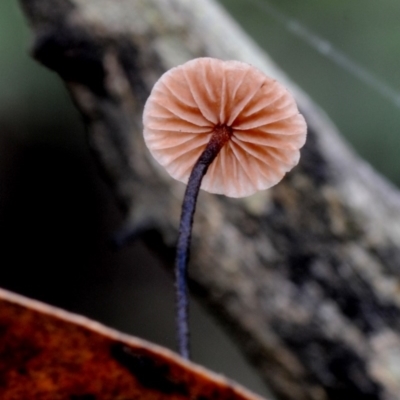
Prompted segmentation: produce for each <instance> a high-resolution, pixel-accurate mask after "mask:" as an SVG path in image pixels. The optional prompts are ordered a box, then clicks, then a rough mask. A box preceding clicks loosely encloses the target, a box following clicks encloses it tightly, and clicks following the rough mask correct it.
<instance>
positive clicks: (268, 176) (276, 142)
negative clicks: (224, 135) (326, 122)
mask: <svg viewBox="0 0 400 400" xmlns="http://www.w3.org/2000/svg"><path fill="white" fill-rule="evenodd" d="M143 125H144V139H145V142H146V144H147V146H148V148H149V150H150V152H151V154H152V155H153V157H154V158H155V159H156V160H157V161H158V162H159V163H160V164H161V165H162V166H163V167H164V168H165V169H166V170H167V171H168V173H169V174H170V175H171V176H172V177H173V178H175V179H177V180H179V181H182V182H184V183H187V181H188V179H189V176H190V173H191V171H192V168H193V166H194V164H195V163H196V161H197V159H198V158H199V157H200V155H201V153H202V152H203V150H204V149H205V147H206V145H207V143H208V141H209V140H210V138H211V135H212V133H213V131H214V129H215V128H216V127H220V126H224V125H225V126H227V127H229V128H230V129H231V131H232V135H231V137H230V139H229V140H228V141H227V142H226V143H225V145H224V146H223V147H222V149H221V151H220V152H219V154H218V156H217V157H216V159H215V160H214V161H213V162H212V164H211V165H210V167H209V169H208V172H207V174H206V175H205V177H204V179H203V181H202V184H201V188H202V189H203V190H206V191H209V192H212V193H218V194H224V195H226V196H229V197H244V196H249V195H251V194H254V193H255V192H257V191H259V190H263V189H268V188H270V187H271V186H273V185H275V184H277V183H278V182H279V181H280V180H281V179H282V178H283V176H284V175H285V174H286V172H288V171H290V170H291V169H292V168H293V167H294V166H295V165H297V163H298V161H299V158H300V152H299V150H300V148H301V147H302V146H303V145H304V143H305V140H306V134H307V125H306V122H305V120H304V118H303V116H302V115H301V114H300V113H299V111H298V108H297V105H296V102H295V100H294V98H293V96H292V95H291V94H290V93H289V92H288V91H287V89H286V88H285V87H283V86H282V85H281V84H280V83H278V82H277V81H276V80H274V79H272V78H269V77H268V76H266V75H265V74H264V73H262V72H261V71H260V70H258V69H257V68H255V67H253V66H251V65H248V64H246V63H243V62H239V61H222V60H218V59H214V58H197V59H194V60H191V61H188V62H187V63H185V64H183V65H180V66H178V67H175V68H172V69H170V70H169V71H167V72H166V73H165V74H163V75H162V76H161V78H160V79H159V80H158V81H157V82H156V84H155V85H154V87H153V90H152V91H151V94H150V96H149V98H148V100H147V102H146V105H145V107H144V112H143Z"/></svg>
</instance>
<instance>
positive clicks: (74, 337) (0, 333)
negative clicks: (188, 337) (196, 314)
mask: <svg viewBox="0 0 400 400" xmlns="http://www.w3.org/2000/svg"><path fill="white" fill-rule="evenodd" d="M0 398H1V399H2V400H18V399H39V400H46V399H49V400H50V399H51V400H58V399H59V400H64V399H65V400H67V399H68V400H78V399H80V400H118V399H120V400H128V399H132V400H133V399H141V400H150V399H157V400H164V399H165V400H167V399H168V400H172V399H198V400H206V399H219V400H223V399H229V400H261V398H260V397H258V396H256V395H254V394H252V393H250V392H249V391H247V390H245V389H243V388H241V387H240V386H238V385H236V384H234V383H232V382H230V381H228V380H227V379H225V378H223V377H221V376H218V375H216V374H214V373H212V372H209V371H207V370H206V369H205V368H202V367H200V366H198V365H195V364H193V363H191V362H188V361H185V360H183V359H181V358H180V357H179V356H177V355H176V354H174V353H173V352H171V351H169V350H167V349H164V348H162V347H160V346H157V345H154V344H152V343H149V342H146V341H144V340H141V339H138V338H134V337H131V336H128V335H124V334H122V333H119V332H117V331H115V330H112V329H109V328H106V327H104V326H103V325H101V324H99V323H97V322H94V321H91V320H89V319H87V318H84V317H81V316H78V315H74V314H71V313H68V312H66V311H63V310H60V309H57V308H55V307H52V306H48V305H45V304H43V303H40V302H38V301H35V300H31V299H28V298H25V297H22V296H19V295H17V294H14V293H11V292H8V291H6V290H2V289H0Z"/></svg>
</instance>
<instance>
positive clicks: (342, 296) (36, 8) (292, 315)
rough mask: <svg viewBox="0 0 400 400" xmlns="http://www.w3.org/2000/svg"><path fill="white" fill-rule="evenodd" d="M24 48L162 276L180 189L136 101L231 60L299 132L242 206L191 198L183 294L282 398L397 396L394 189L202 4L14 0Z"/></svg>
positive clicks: (398, 257) (399, 245)
mask: <svg viewBox="0 0 400 400" xmlns="http://www.w3.org/2000/svg"><path fill="white" fill-rule="evenodd" d="M20 2H21V4H22V6H23V9H24V11H25V13H26V15H27V17H28V19H29V22H30V24H31V27H32V30H33V33H34V45H33V54H34V56H35V57H36V59H37V60H39V61H40V62H41V63H43V64H44V65H46V66H47V67H49V68H51V69H53V70H54V71H56V72H57V73H58V74H59V75H60V76H61V78H62V79H64V81H65V82H66V85H67V87H68V89H69V90H70V93H71V95H72V98H73V100H74V102H75V104H76V106H77V107H78V109H79V110H80V112H81V113H82V116H83V119H84V122H85V124H86V127H87V132H88V136H89V141H90V145H91V147H92V148H93V150H94V153H95V155H96V157H97V159H98V160H99V162H100V164H101V166H102V168H103V169H104V171H105V172H106V175H107V177H108V179H109V182H110V185H111V186H112V188H113V190H114V192H115V194H116V197H117V198H118V200H119V201H120V204H121V206H122V207H123V208H124V210H125V211H126V215H127V226H126V230H127V233H130V234H134V235H136V236H138V237H140V238H141V239H142V240H144V241H145V242H146V243H147V245H148V246H149V248H150V249H151V250H152V251H154V252H155V253H157V255H158V256H159V257H160V258H161V259H162V260H163V261H164V263H165V264H166V265H167V266H168V267H171V266H172V258H173V253H174V246H175V241H176V237H177V229H178V219H179V215H180V204H181V199H182V197H183V192H184V185H183V184H181V183H179V182H176V181H174V180H172V179H171V178H170V177H169V176H167V175H166V173H165V172H164V171H163V170H162V169H161V168H160V167H159V166H158V165H157V164H156V163H155V161H154V160H152V159H151V156H150V154H149V152H148V151H147V149H146V147H145V145H144V141H143V138H142V126H141V114H142V110H143V105H144V102H145V100H146V98H147V96H148V94H149V92H150V90H151V88H152V86H153V84H154V83H155V81H156V80H157V79H158V77H159V76H160V75H161V74H162V73H163V72H164V71H166V70H167V69H169V68H171V67H172V66H175V65H177V64H180V63H182V62H184V61H187V60H189V59H191V58H195V57H201V56H211V57H218V58H221V59H237V60H241V61H245V62H248V63H250V64H253V65H255V66H257V67H258V68H260V69H261V70H263V71H264V72H265V73H266V74H268V75H270V76H273V77H275V78H277V79H279V80H280V81H281V82H282V83H284V84H285V85H286V86H287V87H288V88H289V90H290V91H291V92H292V93H293V94H294V95H295V97H296V99H297V101H298V104H299V107H300V110H301V112H302V113H303V114H304V115H305V117H306V120H307V122H308V126H309V132H308V140H307V144H306V145H305V147H304V149H303V150H302V157H301V161H300V164H299V166H298V167H297V168H295V169H294V170H293V171H292V172H291V173H289V174H288V175H287V177H286V178H285V179H284V180H283V182H281V183H280V184H278V185H277V186H276V187H274V188H272V189H271V190H268V191H264V192H260V193H258V194H256V195H254V196H251V197H248V198H244V199H229V198H225V197H223V196H216V195H212V194H207V193H201V195H200V198H199V202H198V210H197V215H196V218H195V224H194V233H193V243H192V251H191V254H192V258H191V263H190V268H189V269H190V271H189V275H190V283H191V289H192V290H193V291H194V292H195V293H196V294H197V295H198V296H199V297H200V298H201V299H202V300H203V301H204V303H205V304H207V305H208V306H210V310H212V312H214V313H215V314H216V315H217V316H218V317H219V318H220V319H221V321H223V322H224V324H225V326H227V328H228V330H229V332H230V333H232V334H233V335H234V336H235V338H236V339H237V344H238V346H240V347H241V348H242V349H243V351H244V352H245V353H246V354H247V355H248V357H249V358H250V359H251V361H252V362H253V363H254V364H255V365H256V367H257V368H258V370H259V372H260V374H261V375H262V377H263V378H264V379H265V381H266V382H267V383H268V385H269V386H270V388H271V389H272V390H273V391H274V393H275V394H276V395H277V396H278V398H281V399H288V400H289V399H290V400H295V399H296V400H311V399H313V400H322V399H339V398H340V399H344V398H352V399H371V400H372V399H385V400H386V399H387V400H389V399H400V394H399V393H400V336H399V329H400V291H399V287H400V286H399V267H398V266H399V264H400V194H399V193H398V192H397V191H396V189H394V188H393V187H392V186H391V185H390V184H389V183H388V182H386V181H385V180H384V179H383V178H382V177H380V176H379V175H378V174H376V173H375V172H374V171H373V170H372V169H371V168H370V167H369V165H367V164H366V163H365V162H363V161H362V160H360V159H359V158H358V157H357V156H355V155H354V154H353V153H352V151H351V150H349V148H348V147H347V146H346V144H344V143H343V141H342V139H341V138H340V136H339V134H338V132H337V129H336V128H335V127H334V125H333V124H332V123H331V122H330V121H329V119H328V118H327V117H326V115H325V114H324V113H323V112H322V111H321V110H320V109H319V108H318V107H317V106H316V105H315V104H314V103H313V102H312V101H311V100H310V99H309V98H308V97H307V96H306V95H305V94H304V93H303V92H302V91H301V90H300V89H299V88H297V87H296V86H295V85H294V84H293V83H292V82H290V81H289V79H288V78H287V77H286V76H285V75H284V74H283V73H282V72H281V71H280V70H279V69H278V68H277V67H276V66H275V65H274V64H273V62H272V61H271V60H270V59H269V58H268V57H267V56H266V55H265V54H264V53H263V52H262V51H261V50H260V49H259V48H258V47H257V46H256V45H255V44H254V43H253V42H252V41H251V40H250V39H249V38H248V37H247V36H246V35H245V34H244V33H243V32H242V31H241V29H240V28H239V27H238V26H237V25H236V24H235V22H233V21H232V20H231V19H230V18H229V17H228V16H227V15H226V13H225V12H224V11H223V10H222V9H221V8H220V7H219V6H218V5H217V4H215V3H214V2H213V1H212V0H191V1H185V0H119V1H112V0H51V1H50V0H20Z"/></svg>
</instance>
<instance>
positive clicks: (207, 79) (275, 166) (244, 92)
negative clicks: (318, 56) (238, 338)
mask: <svg viewBox="0 0 400 400" xmlns="http://www.w3.org/2000/svg"><path fill="white" fill-rule="evenodd" d="M143 125H144V139H145V142H146V144H147V146H148V148H149V150H150V152H151V154H152V155H153V157H154V158H155V159H156V160H157V161H158V162H159V163H160V164H161V165H162V166H163V167H164V168H165V169H166V170H167V171H168V172H169V174H170V175H171V176H172V177H173V178H175V179H177V180H180V181H182V182H184V183H187V188H186V192H185V196H184V201H183V205H182V215H181V222H180V227H179V238H178V245H177V255H176V262H175V274H176V288H177V321H178V344H179V351H180V354H181V355H182V356H183V357H184V358H189V340H188V325H187V320H188V318H187V315H188V314H187V308H188V300H187V289H186V274H187V263H188V258H189V255H188V250H189V246H190V238H191V228H192V223H193V215H194V211H195V207H196V201H197V196H198V192H199V189H200V187H201V188H202V189H204V190H206V191H209V192H211V193H217V194H224V195H226V196H229V197H244V196H249V195H251V194H253V193H255V192H257V191H259V190H264V189H268V188H270V187H271V186H273V185H275V184H277V183H278V182H279V181H280V180H281V179H282V178H283V176H284V175H285V174H286V172H288V171H290V170H291V169H292V168H293V167H294V166H295V165H296V164H297V163H298V161H299V157H300V152H299V149H300V148H301V147H302V146H303V145H304V143H305V139H306V132H307V126H306V123H305V120H304V118H303V116H302V115H301V114H300V113H299V111H298V109H297V105H296V102H295V100H294V98H293V96H292V95H291V94H290V93H289V92H288V91H287V90H286V89H285V88H284V87H283V86H282V85H281V84H279V83H278V82H277V81H276V80H274V79H272V78H269V77H267V76H266V75H264V74H263V73H262V72H261V71H259V70H258V69H256V68H255V67H253V66H251V65H248V64H246V63H243V62H239V61H222V60H218V59H213V58H197V59H194V60H191V61H189V62H187V63H185V64H183V65H180V66H178V67H175V68H172V69H171V70H169V71H167V72H166V73H165V74H164V75H162V77H161V78H160V79H159V80H158V81H157V82H156V84H155V85H154V87H153V90H152V91H151V94H150V97H149V98H148V100H147V102H146V104H145V107H144V113H143ZM203 178H204V179H203Z"/></svg>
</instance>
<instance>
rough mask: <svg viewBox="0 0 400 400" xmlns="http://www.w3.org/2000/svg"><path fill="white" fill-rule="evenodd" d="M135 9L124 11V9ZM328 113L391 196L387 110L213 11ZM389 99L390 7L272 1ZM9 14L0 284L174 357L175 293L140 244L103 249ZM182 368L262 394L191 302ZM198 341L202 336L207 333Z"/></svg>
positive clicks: (333, 69)
mask: <svg viewBox="0 0 400 400" xmlns="http://www.w3.org/2000/svg"><path fill="white" fill-rule="evenodd" d="M132 1H133V0H132ZM220 3H221V4H222V5H224V6H225V7H226V8H227V9H228V10H229V11H230V12H231V13H232V14H233V15H234V16H235V18H236V19H237V21H238V22H239V23H240V24H241V25H242V26H243V27H244V29H246V30H247V31H248V33H249V34H250V35H252V36H253V37H254V39H255V40H256V41H257V42H258V43H259V44H260V46H262V47H263V48H264V49H265V50H266V51H267V52H268V53H269V54H270V55H271V56H272V58H273V59H274V60H275V61H276V62H277V64H278V65H280V66H281V67H282V69H283V70H284V71H286V73H287V74H288V75H289V76H290V77H291V78H292V80H294V81H295V82H296V83H297V84H298V85H299V86H301V87H302V88H303V89H304V90H305V91H306V92H308V93H309V95H310V96H311V97H312V98H313V99H314V100H315V101H316V102H317V103H318V104H319V105H320V106H321V107H322V108H323V109H325V110H326V112H327V113H328V114H329V115H330V117H331V118H332V119H333V121H334V122H335V123H336V124H337V125H338V127H339V128H340V130H341V132H342V133H343V135H344V136H345V137H346V139H347V140H348V141H349V142H350V143H351V144H352V145H353V147H354V148H355V150H356V151H357V152H358V153H359V154H360V155H361V156H362V157H364V158H365V159H367V160H368V161H370V163H371V164H373V165H374V167H375V168H376V169H377V170H379V171H381V172H382V173H383V174H385V175H386V176H387V177H388V178H389V179H391V180H392V181H393V182H394V183H395V184H397V185H400V159H399V157H398V150H399V149H400V113H399V107H396V105H394V104H393V102H391V101H390V100H388V99H387V98H385V97H383V96H382V95H381V94H379V92H377V91H376V90H374V89H373V88H371V87H370V86H368V85H366V84H365V83H363V82H361V81H360V80H359V79H358V78H357V77H355V76H354V75H352V74H351V73H349V71H347V70H345V69H343V68H341V67H339V66H338V65H336V64H335V63H334V62H332V60H330V59H328V58H326V57H324V56H322V55H321V54H320V53H318V52H317V51H316V50H315V49H313V48H311V47H310V46H309V45H308V44H307V43H305V42H304V41H303V40H302V39H301V38H299V37H298V36H296V35H294V34H293V33H292V32H290V31H288V30H287V28H286V27H285V26H284V24H282V23H281V22H279V20H277V19H276V18H274V17H272V16H271V14H270V13H268V12H266V10H265V9H263V8H262V3H263V0H259V1H258V0H257V1H253V0H251V1H248V0H221V1H220ZM265 4H272V5H274V6H275V7H277V8H278V9H279V10H280V11H281V12H283V13H285V14H286V15H287V16H289V17H290V18H295V19H296V20H298V21H299V22H300V23H302V24H304V25H305V26H306V27H307V28H308V29H310V30H311V31H313V32H315V33H317V34H318V35H320V36H322V37H324V38H325V39H327V40H329V42H330V43H331V44H332V45H333V46H334V47H336V48H337V49H338V50H340V51H342V52H343V53H345V54H347V55H348V57H350V58H351V59H352V60H353V61H354V62H355V63H357V64H359V65H361V66H363V67H364V68H366V69H368V70H369V71H371V73H373V74H375V75H376V76H377V77H379V79H381V80H382V81H383V82H385V83H386V84H388V85H389V86H390V87H391V88H392V89H393V90H395V91H396V90H399V91H400V79H399V71H398V69H399V64H400V63H399V61H400V35H399V27H400V26H399V21H400V2H398V0H380V1H379V2H371V1H365V0H352V1H348V0H335V1H329V2H321V1H317V0H303V1H302V2H298V1H294V0H291V1H289V0H274V1H271V3H265ZM29 45H30V34H29V29H28V27H27V25H26V22H25V20H24V18H23V16H22V13H21V11H20V9H19V7H18V3H17V2H16V1H15V0H14V1H13V0H2V1H1V2H0V236H1V241H0V243H1V245H0V246H1V255H2V257H1V268H0V286H1V287H4V288H9V289H11V290H14V291H16V292H19V293H24V294H26V295H28V296H32V297H34V298H38V299H41V300H43V301H46V302H49V303H51V304H55V305H58V306H61V307H64V308H66V309H68V310H71V311H76V312H79V313H83V314H85V315H87V316H89V317H92V318H95V319H97V320H100V321H102V322H104V323H106V324H108V325H111V326H114V327H116V328H117V329H120V330H123V331H126V332H130V333H133V334H135V335H138V336H142V337H145V338H148V339H150V340H153V341H156V342H158V343H161V344H164V345H166V346H169V347H173V346H174V316H173V312H174V309H173V287H172V281H171V279H170V277H169V276H168V275H167V273H166V272H165V271H164V270H163V269H162V268H161V267H160V266H159V265H158V263H157V261H156V260H154V259H152V258H151V256H150V255H149V254H148V253H147V251H146V249H145V248H144V247H143V246H142V245H141V244H140V243H134V244H132V245H131V246H129V247H127V248H124V249H122V250H121V251H118V252H116V251H113V250H112V248H111V246H110V237H111V236H112V234H113V233H114V232H116V231H117V230H118V229H119V228H120V227H121V226H122V223H123V220H122V215H121V214H120V212H119V210H118V208H117V206H116V204H115V202H114V199H113V197H112V194H111V193H110V191H109V190H108V188H107V186H106V184H105V183H104V182H103V180H102V179H101V176H100V175H99V171H98V169H97V167H96V165H95V162H94V160H93V159H92V156H91V154H90V151H89V148H88V146H87V143H86V137H85V132H84V129H83V126H82V124H81V121H80V117H79V114H78V113H77V112H76V110H75V109H74V107H73V106H72V104H71V101H70V100H69V97H68V93H67V92H66V90H65V88H64V86H63V85H62V83H61V81H60V80H59V79H58V77H57V76H56V75H55V74H53V73H51V72H49V71H48V70H46V69H45V68H43V67H41V66H40V65H38V64H36V63H35V62H34V61H33V60H31V59H30V57H29V54H28V50H29ZM192 308H193V311H192V317H193V318H192V323H193V325H194V326H193V347H194V359H195V360H196V361H198V362H200V363H203V364H205V365H208V366H210V367H211V368H213V369H215V370H216V371H222V372H224V373H226V374H227V375H229V376H231V377H233V378H235V379H237V380H238V381H240V382H242V383H243V384H245V385H247V386H249V387H251V388H253V389H254V390H256V391H258V392H260V393H265V389H264V388H263V386H262V384H261V383H260V381H259V380H258V379H257V377H256V376H255V375H254V374H253V373H252V371H251V370H250V369H249V368H247V367H245V366H243V361H242V359H241V356H240V355H239V354H238V353H237V351H236V349H235V347H234V346H233V345H232V343H231V342H230V341H229V340H228V339H227V338H226V337H225V335H224V334H223V333H221V331H220V330H219V329H218V328H217V327H216V326H215V324H214V323H213V322H212V321H210V319H209V318H208V317H207V316H206V315H205V313H204V312H203V311H202V310H201V309H200V308H199V307H198V306H197V305H196V304H193V307H192ZM205 333H207V334H205Z"/></svg>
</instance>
